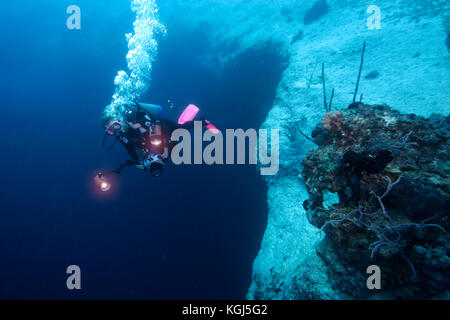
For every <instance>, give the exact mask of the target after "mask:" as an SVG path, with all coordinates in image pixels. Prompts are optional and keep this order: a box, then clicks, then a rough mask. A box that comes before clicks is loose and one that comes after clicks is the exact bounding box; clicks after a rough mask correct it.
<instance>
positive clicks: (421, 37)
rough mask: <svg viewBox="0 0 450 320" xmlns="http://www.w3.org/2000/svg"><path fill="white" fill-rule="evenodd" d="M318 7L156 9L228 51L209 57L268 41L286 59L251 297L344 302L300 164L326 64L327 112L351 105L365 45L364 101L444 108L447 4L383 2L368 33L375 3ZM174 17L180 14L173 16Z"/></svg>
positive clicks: (177, 5)
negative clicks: (312, 216) (323, 252)
mask: <svg viewBox="0 0 450 320" xmlns="http://www.w3.org/2000/svg"><path fill="white" fill-rule="evenodd" d="M317 2H320V1H301V3H300V4H299V1H296V0H292V1H287V0H284V1H265V0H264V1H263V0H260V1H256V0H255V1H238V0H227V1H219V0H217V1H211V0H209V1H206V0H194V1H181V0H180V1H170V3H168V4H167V5H165V4H164V3H163V2H162V3H160V5H161V14H162V15H163V14H164V15H167V19H175V20H178V21H179V23H180V25H182V26H183V27H186V28H193V29H198V28H200V29H202V30H204V31H205V32H207V34H208V35H209V37H210V39H211V42H212V43H213V44H215V45H216V46H217V47H220V46H222V47H223V46H224V44H228V48H229V50H228V51H227V52H216V53H215V54H217V55H219V56H220V58H221V61H223V63H227V61H230V60H232V58H233V56H234V55H235V54H237V53H239V52H242V51H244V50H245V49H246V48H249V47H254V46H261V45H264V44H267V43H271V44H273V45H274V46H276V47H278V48H279V52H280V55H285V56H288V57H289V64H288V66H287V68H286V70H285V71H284V74H283V78H282V80H281V82H280V84H279V86H278V88H277V96H276V99H275V101H274V104H273V108H272V110H271V111H270V113H269V114H268V116H267V119H266V121H265V123H264V124H263V127H267V128H281V135H280V142H279V143H280V171H279V173H278V175H277V176H274V177H269V178H267V184H268V187H269V190H268V205H269V213H268V225H267V230H266V233H265V235H264V239H263V241H262V244H261V250H260V252H259V254H258V257H257V258H256V260H255V263H254V267H253V276H252V284H251V286H250V289H249V293H248V298H249V299H311V298H313V299H319V298H322V299H330V298H345V297H347V296H346V294H345V292H342V291H339V290H336V288H335V286H334V285H333V283H334V281H333V279H329V273H327V268H326V265H325V263H324V260H323V259H321V258H320V257H319V256H318V255H317V251H316V248H317V247H318V244H319V241H320V236H319V234H318V233H317V231H318V229H317V228H316V227H314V226H313V225H311V224H310V222H308V220H307V217H306V210H305V209H304V208H303V206H302V203H303V202H304V201H305V200H306V199H308V198H309V195H308V192H307V190H306V188H305V184H304V181H303V178H302V176H301V171H302V164H301V162H302V160H303V159H304V158H305V157H306V155H307V154H308V153H309V151H310V150H311V149H312V148H313V147H314V146H315V145H314V144H313V143H312V142H311V141H309V140H308V139H306V138H305V137H304V136H303V135H302V134H301V132H302V133H304V134H306V135H307V136H309V135H310V134H311V132H312V131H313V129H314V128H315V126H316V124H317V123H319V122H320V121H321V119H322V117H323V116H324V114H325V109H324V105H323V95H322V79H321V64H322V63H324V64H325V78H326V84H327V88H328V90H327V95H328V100H329V99H330V95H331V89H332V88H334V89H335V95H334V100H333V108H332V109H333V110H335V109H345V108H346V107H347V106H348V105H349V104H350V103H351V102H352V99H353V92H354V89H355V83H356V78H357V74H358V69H359V64H360V57H361V51H362V44H363V42H364V41H366V43H367V48H366V53H365V62H364V66H363V70H362V77H361V78H362V79H361V83H360V88H359V93H362V94H363V102H365V103H368V104H384V103H385V104H388V105H390V106H392V107H393V108H395V109H396V110H398V111H401V112H406V113H415V114H417V115H422V116H429V115H430V114H431V113H439V114H447V113H448V110H449V106H448V102H449V101H450V83H449V79H450V77H449V76H450V58H449V52H448V48H447V45H446V43H447V38H448V34H449V29H450V28H449V27H448V26H449V23H448V21H449V19H450V3H448V1H446V0H437V1H419V0H414V1H413V0H400V1H392V2H390V1H383V2H382V3H381V2H380V3H378V4H377V5H379V6H380V9H381V29H379V30H377V29H375V30H370V29H369V28H368V26H367V19H368V18H369V16H370V14H369V13H367V8H368V6H369V5H370V4H372V3H365V2H363V3H362V2H361V1H354V0H351V1H350V0H334V1H332V0H327V1H326V4H327V6H325V5H324V4H321V5H320V4H319V5H317ZM172 6H173V7H172ZM170 7H172V8H173V9H174V11H173V14H172V13H171V8H170ZM164 12H165V13H164ZM179 12H185V15H183V16H175V13H179ZM163 20H164V19H163ZM163 23H164V21H163ZM168 32H169V33H170V30H168ZM205 61H208V60H207V59H206V60H205ZM212 67H213V68H220V66H217V65H214V66H212ZM358 100H359V94H358Z"/></svg>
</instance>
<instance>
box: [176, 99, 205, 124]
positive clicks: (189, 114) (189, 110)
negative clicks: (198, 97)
mask: <svg viewBox="0 0 450 320" xmlns="http://www.w3.org/2000/svg"><path fill="white" fill-rule="evenodd" d="M199 111H200V109H199V108H198V107H197V106H195V105H193V104H190V105H188V106H187V107H186V109H184V111H183V113H182V114H181V116H180V117H179V118H178V124H185V123H186V122H189V121H192V120H194V118H195V116H196V115H197V113H198V112H199Z"/></svg>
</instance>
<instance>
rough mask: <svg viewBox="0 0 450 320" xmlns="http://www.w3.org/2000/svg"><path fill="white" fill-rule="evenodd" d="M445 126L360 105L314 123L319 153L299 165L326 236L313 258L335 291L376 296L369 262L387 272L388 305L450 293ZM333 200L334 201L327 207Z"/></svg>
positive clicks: (449, 167) (446, 121) (443, 120)
mask: <svg viewBox="0 0 450 320" xmlns="http://www.w3.org/2000/svg"><path fill="white" fill-rule="evenodd" d="M337 114H339V116H338V117H337V116H336V115H337ZM331 124H333V125H331ZM449 129H450V117H449V116H447V117H444V116H441V115H432V116H431V117H429V118H424V117H421V116H417V115H415V114H402V113H400V112H398V111H395V110H392V109H391V108H390V107H388V106H386V105H375V106H370V105H365V104H362V103H353V104H351V105H350V106H349V108H347V109H346V110H341V111H339V113H337V112H333V113H328V114H326V115H325V116H324V118H323V120H322V122H321V123H319V124H318V126H317V127H316V129H315V132H317V131H322V133H321V135H320V137H321V138H320V139H318V140H316V143H317V144H318V145H319V146H318V148H316V149H313V150H312V151H310V153H309V154H308V155H307V156H306V157H305V158H304V159H303V162H302V164H303V170H302V176H303V179H304V181H305V185H306V189H307V191H308V194H309V198H308V199H307V200H306V201H305V202H304V203H303V207H304V208H305V209H306V210H307V212H306V214H307V218H308V221H309V222H310V223H311V224H313V225H314V226H316V227H317V228H319V229H320V231H321V232H323V233H325V237H324V239H323V240H322V241H321V242H320V243H319V245H318V246H317V248H316V251H317V254H318V255H319V256H320V257H321V259H322V260H323V261H324V262H325V265H326V269H327V273H328V275H329V276H328V278H329V280H330V281H332V283H333V289H335V290H339V291H341V292H342V293H343V294H347V295H349V296H350V297H353V298H371V297H374V292H372V291H370V290H368V289H367V287H366V279H367V277H368V276H367V274H366V269H367V267H368V266H369V265H378V266H379V267H380V268H381V271H382V290H379V292H377V293H376V294H377V295H378V296H381V297H383V298H403V299H408V298H433V297H439V296H440V295H443V294H445V292H446V290H448V288H450V277H449V273H448V272H449V270H450V257H449V255H450V241H449V240H450V234H449V233H447V230H450V228H449V213H450V145H449V139H450V130H449ZM324 137H326V138H324ZM330 193H332V194H335V195H337V197H336V199H337V201H336V203H333V204H330V203H326V202H327V201H325V195H327V194H330Z"/></svg>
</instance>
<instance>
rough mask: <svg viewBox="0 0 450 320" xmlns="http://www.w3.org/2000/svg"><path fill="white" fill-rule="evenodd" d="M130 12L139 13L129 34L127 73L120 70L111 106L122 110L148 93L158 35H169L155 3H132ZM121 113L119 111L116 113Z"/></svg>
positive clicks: (139, 0) (140, 0)
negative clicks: (132, 30) (127, 103)
mask: <svg viewBox="0 0 450 320" xmlns="http://www.w3.org/2000/svg"><path fill="white" fill-rule="evenodd" d="M131 9H132V10H133V12H135V14H136V20H135V21H134V23H133V27H134V32H133V33H129V34H126V38H127V41H128V53H127V56H126V59H127V64H128V73H127V72H126V71H123V70H121V71H119V72H118V73H117V76H116V78H115V79H114V84H115V86H116V88H115V92H114V95H113V97H112V103H111V106H112V107H113V108H120V105H121V104H122V103H124V102H130V101H136V100H137V99H139V97H140V96H141V95H142V94H143V93H144V92H145V91H147V90H148V88H149V84H150V79H151V71H152V65H153V61H154V60H155V58H156V54H157V52H158V43H157V41H156V36H157V35H158V34H166V28H165V27H164V25H162V24H161V23H160V22H159V20H158V6H157V4H156V1H155V0H131ZM116 111H117V112H119V113H120V110H117V109H116Z"/></svg>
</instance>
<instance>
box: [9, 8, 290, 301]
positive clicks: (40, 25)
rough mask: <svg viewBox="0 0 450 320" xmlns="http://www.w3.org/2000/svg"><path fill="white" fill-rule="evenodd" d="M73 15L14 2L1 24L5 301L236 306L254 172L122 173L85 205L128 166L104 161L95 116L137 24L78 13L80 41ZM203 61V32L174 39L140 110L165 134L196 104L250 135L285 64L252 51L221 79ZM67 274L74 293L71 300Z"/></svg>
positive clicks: (241, 291) (116, 15) (115, 159)
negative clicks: (97, 178)
mask: <svg viewBox="0 0 450 320" xmlns="http://www.w3.org/2000/svg"><path fill="white" fill-rule="evenodd" d="M71 4H73V3H72V1H39V3H37V2H36V1H27V0H19V1H15V2H11V3H9V4H4V5H3V6H2V11H1V13H0V19H1V21H2V25H3V26H4V28H2V29H3V30H2V31H1V32H0V41H1V43H2V50H1V51H0V61H2V62H3V63H2V78H1V80H0V82H1V86H0V92H1V97H2V103H1V113H2V119H3V121H2V125H1V126H0V134H1V137H2V138H1V141H2V143H1V144H2V153H1V154H2V157H1V158H0V159H1V160H0V163H1V167H2V183H1V189H0V191H1V192H0V203H1V217H2V221H1V223H0V253H1V256H2V257H1V263H0V298H1V299H5V298H7V299H16V298H18V299H46V298H56V299H62V298H64V299H66V298H69V299H70V298H87V299H93V298H101V299H119V298H122V299H123V298H124V299H142V298H145V299H147V298H150V299H177V298H192V299H197V298H208V299H223V298H230V299H238V298H244V297H245V294H246V292H247V289H248V286H249V284H250V277H251V265H252V263H253V260H254V258H255V257H256V254H257V252H258V250H259V246H260V241H261V238H262V235H263V232H264V229H265V226H266V219H267V208H266V198H265V197H266V187H265V184H264V182H263V181H262V179H261V177H260V175H259V172H258V171H257V170H256V168H255V167H254V166H213V167H208V166H179V167H178V166H173V165H172V166H170V167H169V168H167V170H166V172H165V175H164V177H163V178H160V179H154V178H152V177H150V176H149V175H148V174H145V173H143V172H140V171H139V170H136V169H134V168H130V169H126V170H125V171H124V173H123V174H122V175H121V176H120V178H119V179H118V181H117V183H118V186H117V188H118V191H117V192H115V193H113V195H112V196H111V197H109V198H106V199H100V198H99V197H97V196H95V195H94V194H93V191H92V188H91V183H92V181H91V178H92V176H93V174H95V173H96V170H103V169H112V168H115V167H116V166H117V165H119V164H120V163H121V162H122V161H123V160H126V159H127V154H126V152H124V150H122V148H120V146H117V147H116V148H115V149H114V150H113V151H111V152H106V151H104V150H103V149H102V148H101V140H102V137H103V130H102V128H101V125H100V114H101V112H102V110H103V108H104V107H105V106H106V105H107V104H109V103H110V99H111V95H112V93H113V91H114V85H113V79H114V76H115V74H116V73H117V71H118V70H119V69H121V68H124V67H126V61H125V55H126V52H127V47H126V41H125V38H124V33H125V32H130V31H131V28H132V23H133V20H134V17H133V14H132V12H131V11H130V8H129V2H128V1H114V2H111V1H108V2H106V1H98V2H97V1H87V0H82V1H76V4H77V5H79V6H80V7H82V8H83V27H82V29H81V30H76V31H69V30H67V28H66V25H65V21H66V18H67V14H66V12H65V11H66V8H67V7H68V6H69V5H71ZM18 8H20V10H19V9H18ZM164 23H165V24H166V27H167V28H168V29H171V21H164ZM175 29H176V28H175ZM207 50H210V44H209V43H208V40H207V38H206V37H205V34H204V32H203V31H202V29H200V28H199V29H198V30H197V32H190V33H188V34H186V33H183V32H181V31H178V32H177V31H174V32H170V33H168V35H167V36H166V37H165V38H164V39H162V40H161V41H160V50H159V53H158V58H157V60H156V61H155V64H154V66H153V68H154V69H153V73H152V78H153V79H152V82H151V84H150V90H149V92H148V93H147V94H146V95H145V96H143V97H142V99H141V100H142V101H144V102H148V103H157V104H161V105H162V106H163V107H164V108H165V109H166V111H167V113H166V115H167V116H168V117H169V118H171V119H172V120H175V119H176V117H177V116H178V115H179V113H180V112H181V111H182V109H183V107H184V106H186V105H187V104H189V103H195V104H197V105H198V106H200V107H201V108H202V111H203V112H204V113H205V114H206V115H207V116H208V118H210V119H214V121H215V123H216V124H217V126H219V127H223V128H258V127H259V126H260V124H261V123H262V122H263V120H264V118H265V116H266V114H267V111H268V110H269V109H270V107H271V104H272V101H273V99H274V96H275V89H276V86H277V84H278V82H279V80H280V77H281V72H282V63H283V59H282V58H281V57H279V56H278V55H277V54H276V53H275V51H273V50H271V49H270V48H261V49H255V50H250V51H246V52H245V53H244V54H242V55H241V56H239V57H238V58H237V59H236V60H235V62H234V64H233V65H231V66H227V67H226V69H225V70H224V71H223V72H222V73H220V75H218V73H217V72H215V70H213V69H211V68H207V67H205V66H204V65H202V64H201V63H200V61H199V55H200V54H201V53H203V52H206V51H207ZM221 50H227V48H226V47H224V48H222V49H221ZM168 100H170V101H171V103H169V102H168ZM170 105H173V108H172V109H171V108H170ZM261 106H264V107H263V108H262V107H261ZM72 264H75V265H79V266H80V268H81V270H82V279H83V280H82V290H80V291H77V290H74V291H69V290H67V288H66V279H67V274H66V268H67V266H69V265H72Z"/></svg>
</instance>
